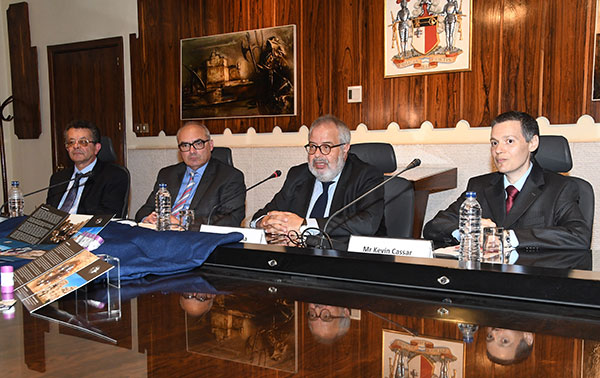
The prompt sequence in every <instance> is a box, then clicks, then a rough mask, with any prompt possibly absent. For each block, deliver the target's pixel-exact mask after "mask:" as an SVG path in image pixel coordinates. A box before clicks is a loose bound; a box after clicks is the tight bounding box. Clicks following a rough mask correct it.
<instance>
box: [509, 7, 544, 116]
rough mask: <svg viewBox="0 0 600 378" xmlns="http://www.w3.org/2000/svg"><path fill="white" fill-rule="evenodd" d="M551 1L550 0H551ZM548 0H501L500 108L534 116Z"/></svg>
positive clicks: (537, 111)
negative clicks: (502, 5) (502, 2)
mask: <svg viewBox="0 0 600 378" xmlns="http://www.w3.org/2000/svg"><path fill="white" fill-rule="evenodd" d="M553 1H554V0H553ZM547 3H549V2H547V1H544V2H540V1H530V0H504V9H503V12H502V22H501V27H502V44H501V45H500V48H501V51H502V53H501V57H500V66H501V69H500V80H501V84H500V109H499V111H500V112H505V111H508V110H521V111H526V112H529V113H531V115H533V116H534V117H535V116H538V115H539V112H540V109H539V103H538V100H539V93H540V76H541V74H542V69H541V68H542V67H541V59H542V53H543V51H542V49H543V47H544V43H543V41H542V36H543V35H544V30H545V26H546V21H545V16H546V14H545V13H546V9H547V7H548V4H547Z"/></svg>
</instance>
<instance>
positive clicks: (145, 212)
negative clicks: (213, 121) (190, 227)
mask: <svg viewBox="0 0 600 378" xmlns="http://www.w3.org/2000/svg"><path fill="white" fill-rule="evenodd" d="M177 146H178V148H179V154H180V155H181V158H182V160H183V162H181V163H178V164H175V165H171V166H168V167H165V168H163V169H161V170H160V172H158V177H157V178H156V183H155V184H154V189H153V190H152V192H151V193H150V195H149V196H148V199H147V200H146V203H145V204H144V205H143V206H142V207H141V208H140V209H139V210H138V212H137V213H136V214H135V220H136V221H138V222H146V223H153V224H155V223H156V220H157V219H156V218H157V216H156V212H155V211H154V210H155V196H156V192H157V190H158V184H161V183H164V184H167V190H168V191H169V193H170V194H171V205H172V210H171V223H177V222H178V216H179V212H180V211H182V210H185V209H190V210H194V213H195V214H194V215H195V222H194V223H195V227H197V226H198V225H199V224H202V223H206V222H207V221H208V216H209V215H210V213H211V211H212V210H213V208H214V212H213V214H212V217H211V219H210V221H211V222H210V223H211V224H214V225H220V226H233V227H238V226H239V225H240V223H241V222H242V219H244V215H245V201H246V185H245V184H244V174H243V173H242V172H241V171H239V170H238V169H236V168H234V167H232V166H229V165H227V164H225V163H223V162H221V161H219V160H217V159H215V158H212V157H211V156H212V155H211V153H212V150H213V141H212V139H211V138H210V132H209V131H208V128H207V127H206V126H205V125H203V124H202V123H199V122H197V121H187V122H185V123H184V124H183V126H182V127H181V128H180V129H179V130H178V131H177Z"/></svg>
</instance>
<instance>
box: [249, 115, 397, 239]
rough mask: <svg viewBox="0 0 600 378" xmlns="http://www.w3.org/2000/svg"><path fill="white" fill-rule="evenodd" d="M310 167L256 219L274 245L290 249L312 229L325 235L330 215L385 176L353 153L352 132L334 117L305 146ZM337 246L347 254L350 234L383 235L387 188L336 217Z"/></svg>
mask: <svg viewBox="0 0 600 378" xmlns="http://www.w3.org/2000/svg"><path fill="white" fill-rule="evenodd" d="M304 147H305V149H306V152H307V160H308V162H307V163H304V164H301V165H298V166H295V167H292V168H291V169H290V170H289V172H288V174H287V177H286V180H285V183H284V184H283V187H282V188H281V190H280V191H279V193H277V194H276V195H275V197H273V199H272V200H271V202H269V203H268V204H267V205H266V206H265V207H264V208H263V209H261V210H259V211H258V212H256V214H254V216H253V217H252V219H253V221H252V222H251V226H253V227H257V228H262V229H264V230H265V232H266V233H267V235H268V236H269V240H270V241H271V242H273V243H277V244H289V243H288V239H287V237H288V235H290V233H291V234H294V232H298V233H300V232H303V231H304V230H306V229H307V228H318V229H321V230H323V227H324V225H325V223H326V222H327V219H328V217H329V215H331V214H333V213H334V212H335V211H337V210H339V209H341V208H342V207H343V206H345V205H346V204H348V203H350V202H351V201H352V200H354V199H356V198H358V197H359V196H360V195H362V194H363V193H365V192H367V191H368V190H370V189H372V188H373V187H374V186H376V185H377V184H379V183H380V182H381V181H382V180H383V173H382V172H381V171H380V170H379V169H377V168H376V167H373V166H371V165H369V164H367V163H364V162H363V161H361V160H360V159H359V158H358V157H357V156H356V155H354V154H350V153H348V151H349V150H350V130H349V129H348V127H347V126H346V125H345V124H344V123H343V122H342V121H341V120H339V119H338V118H336V117H334V116H332V115H325V116H321V117H319V118H318V119H317V120H315V121H314V122H313V124H312V125H311V127H310V131H309V135H308V144H306V145H305V146H304ZM326 231H327V233H328V234H329V235H330V236H331V238H332V239H334V240H333V247H334V248H336V249H346V247H347V243H348V239H349V237H350V235H362V236H372V235H383V234H384V233H385V226H384V222H383V188H379V189H378V190H375V191H374V192H373V193H371V194H369V195H368V196H366V197H365V198H364V199H362V200H361V201H359V202H358V203H356V204H355V205H353V206H350V207H349V208H348V209H346V210H345V211H343V212H342V213H341V214H339V215H338V216H337V217H336V218H333V219H332V220H331V222H330V223H329V225H328V227H327V230H326Z"/></svg>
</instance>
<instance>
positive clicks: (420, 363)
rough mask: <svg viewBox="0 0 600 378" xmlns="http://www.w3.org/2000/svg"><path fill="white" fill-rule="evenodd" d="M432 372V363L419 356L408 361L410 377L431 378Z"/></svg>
mask: <svg viewBox="0 0 600 378" xmlns="http://www.w3.org/2000/svg"><path fill="white" fill-rule="evenodd" d="M433 370H434V366H433V363H432V362H431V361H430V360H428V359H427V358H426V357H425V356H423V355H421V354H419V355H417V356H415V357H413V358H411V359H410V360H409V361H408V375H409V376H410V377H419V378H432V377H433Z"/></svg>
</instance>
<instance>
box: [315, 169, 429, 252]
mask: <svg viewBox="0 0 600 378" xmlns="http://www.w3.org/2000/svg"><path fill="white" fill-rule="evenodd" d="M419 165H421V160H420V159H414V160H413V161H411V162H410V163H409V164H408V165H407V166H406V167H405V168H404V169H402V170H401V171H400V172H398V173H396V174H394V175H393V176H392V177H388V178H387V179H385V180H384V181H382V182H380V183H379V184H377V185H375V186H374V187H373V188H371V189H369V190H367V191H366V192H365V193H363V194H362V195H360V196H359V197H358V198H356V199H355V200H353V201H350V202H349V203H348V204H347V205H346V206H342V207H341V208H340V209H338V210H337V211H336V212H335V213H333V215H330V216H329V217H328V218H327V222H325V226H323V232H322V233H321V240H320V242H319V248H321V249H322V248H323V244H324V241H325V235H326V236H327V239H328V240H329V248H333V246H332V245H331V238H330V237H329V234H327V226H329V222H331V220H332V219H333V218H335V217H336V216H337V215H339V214H340V213H341V212H342V211H344V210H346V209H347V208H349V207H350V206H352V205H354V204H355V203H357V202H358V201H360V200H361V199H363V198H365V197H366V196H368V195H369V194H371V193H373V192H374V191H375V190H377V189H379V188H381V187H382V186H384V185H385V184H387V183H388V182H390V181H391V180H392V179H395V178H396V177H398V176H400V175H401V174H403V173H404V172H406V171H408V170H409V169H413V168H416V167H418V166H419Z"/></svg>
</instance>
